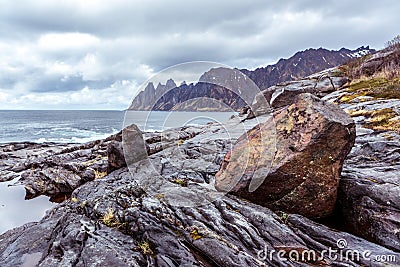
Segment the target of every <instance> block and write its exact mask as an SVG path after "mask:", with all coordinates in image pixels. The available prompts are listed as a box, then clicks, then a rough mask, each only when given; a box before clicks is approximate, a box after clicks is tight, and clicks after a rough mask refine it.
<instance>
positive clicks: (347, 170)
mask: <svg viewBox="0 0 400 267" xmlns="http://www.w3.org/2000/svg"><path fill="white" fill-rule="evenodd" d="M341 106H342V107H343V108H346V110H347V112H349V113H350V114H353V115H354V116H355V117H354V119H355V121H356V123H357V138H356V143H355V146H354V147H353V149H352V151H351V153H350V154H349V155H348V157H347V159H346V161H345V163H344V167H343V172H342V175H341V180H340V187H339V194H338V210H340V211H341V212H342V214H341V215H342V218H343V222H344V224H345V225H346V226H347V230H349V231H350V232H352V233H354V234H356V235H359V236H361V237H363V238H366V239H368V240H370V241H372V242H375V243H378V244H380V245H382V246H385V247H387V248H390V249H393V250H396V251H399V248H400V232H399V229H400V197H399V196H400V179H399V177H400V163H399V162H400V161H399V159H400V135H399V134H398V133H396V132H394V131H390V130H386V131H384V130H383V131H374V130H371V129H367V128H364V127H365V126H366V125H368V123H367V119H366V118H365V117H364V116H363V114H364V113H368V112H374V111H376V112H378V111H379V110H382V109H392V110H396V109H399V108H400V101H399V100H396V99H391V100H371V101H367V102H361V103H356V104H342V105H341ZM354 111H362V112H358V113H356V112H354Z"/></svg>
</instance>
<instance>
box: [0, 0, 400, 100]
mask: <svg viewBox="0 0 400 267" xmlns="http://www.w3.org/2000/svg"><path fill="white" fill-rule="evenodd" d="M0 1H1V8H0V62H1V63H0V73H1V75H2V77H0V100H1V99H3V100H4V99H6V100H4V101H6V102H7V101H8V102H10V101H15V102H16V103H17V102H18V99H19V98H20V97H21V96H22V95H26V94H35V95H34V97H31V98H32V99H35V100H38V99H41V98H40V96H41V95H36V94H44V93H45V94H49V93H51V92H58V93H59V95H57V96H59V97H60V98H63V97H67V93H69V94H70V95H72V94H74V95H73V96H74V97H75V98H76V99H77V101H78V100H79V97H77V96H76V94H78V93H79V92H81V91H82V89H83V88H89V90H92V91H96V90H97V91H99V92H100V91H101V92H103V94H98V99H99V102H100V100H101V99H102V97H103V98H105V97H108V98H109V94H110V92H114V91H113V90H116V89H115V87H116V86H117V85H118V86H117V87H118V88H119V89H118V92H120V93H121V95H123V96H128V95H130V94H133V93H134V92H133V91H134V88H129V87H128V85H129V86H132V85H133V84H140V83H142V82H143V81H145V80H146V79H147V78H148V77H149V76H150V75H152V74H154V73H155V72H157V71H160V70H161V69H163V68H165V67H169V66H171V65H174V64H178V63H181V62H185V61H194V60H209V61H216V62H221V63H225V64H228V65H231V66H235V67H239V68H246V67H247V68H253V67H257V66H263V65H267V64H270V63H273V62H275V61H277V60H278V59H279V58H282V57H289V56H291V55H292V54H293V53H295V52H297V51H299V50H304V49H307V48H309V47H314V48H318V47H326V48H329V49H340V48H341V47H348V48H357V47H359V46H361V45H371V46H372V47H374V48H381V47H382V46H383V44H384V42H385V41H387V40H389V39H391V38H392V37H393V36H395V35H396V34H398V33H399V32H398V29H397V27H398V25H399V24H400V18H399V16H398V14H397V13H398V12H397V11H398V10H400V2H399V1H390V0H384V1H380V2H379V3H378V2H376V1H372V0H367V1H365V0H364V1H361V0H360V1H343V0H335V1H333V0H331V1H319V0H297V1H288V0H281V1H275V0H274V1H272V0H253V1H243V0H241V1H235V0H233V1H232V0H231V1H228V0H221V1H211V0H204V1H178V0H173V1H164V0H154V1H144V0H136V1H128V0H114V1H112V2H111V1H107V2H106V1H96V0H86V1H81V0H69V1H53V0H32V1H25V0H13V1H5V0H0ZM113 86H114V87H113ZM90 92H91V91H90ZM130 92H131V93H130ZM62 93H64V94H65V95H62ZM82 94H88V92H87V90H86V91H82ZM57 96H54V97H57ZM82 99H83V98H82ZM38 101H39V100H38ZM93 101H96V99H93ZM128 102H129V99H127V100H126V103H128ZM116 105H118V104H116ZM124 105H125V104H124Z"/></svg>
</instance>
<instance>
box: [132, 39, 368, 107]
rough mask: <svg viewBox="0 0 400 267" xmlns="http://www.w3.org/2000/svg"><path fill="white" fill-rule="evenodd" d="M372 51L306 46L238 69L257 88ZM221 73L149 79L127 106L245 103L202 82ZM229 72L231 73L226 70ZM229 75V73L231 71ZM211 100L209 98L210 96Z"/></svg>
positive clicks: (238, 97)
mask: <svg viewBox="0 0 400 267" xmlns="http://www.w3.org/2000/svg"><path fill="white" fill-rule="evenodd" d="M373 52H375V50H374V49H371V48H370V47H369V46H366V47H364V46H362V47H359V48H357V49H355V50H350V49H346V48H342V49H340V50H327V49H324V48H318V49H314V48H311V49H307V50H305V51H300V52H297V53H296V54H294V55H293V56H292V57H290V58H288V59H280V60H279V61H278V62H277V63H276V64H273V65H268V66H266V67H261V68H257V69H255V70H247V69H240V71H241V72H242V73H243V74H245V75H247V76H248V77H249V78H250V79H251V80H252V81H254V83H255V84H256V85H257V86H258V87H259V88H260V90H264V89H267V88H268V87H270V86H273V85H275V84H278V83H282V82H286V81H291V80H296V79H299V78H302V77H305V76H308V75H310V74H313V73H316V72H319V71H322V70H325V69H328V68H332V67H336V66H338V65H341V64H344V63H346V62H348V61H350V60H352V59H354V58H357V57H361V56H363V55H366V54H370V53H373ZM221 74H224V73H223V71H222V70H221V69H220V68H215V69H211V70H209V71H207V72H205V73H204V74H203V75H202V77H201V78H200V79H199V80H200V82H197V83H195V84H193V83H191V84H186V83H182V84H181V85H179V86H177V85H176V83H175V81H174V80H172V79H169V80H168V81H167V82H166V84H161V83H159V84H158V85H157V86H156V87H155V86H154V84H153V83H152V82H149V83H148V84H147V86H146V87H145V89H144V90H143V91H141V92H140V93H139V94H138V95H137V96H136V97H135V98H134V99H133V101H132V103H131V105H130V107H129V110H159V111H168V110H184V111H227V110H231V109H233V110H238V109H239V108H240V107H243V106H245V105H246V103H245V102H244V101H243V99H242V98H241V97H240V96H239V95H238V94H236V93H234V92H232V91H231V90H229V89H227V88H224V87H221V86H218V85H214V84H210V83H206V82H201V81H204V80H207V79H205V78H206V77H211V76H220V75H221ZM227 75H230V74H227ZM231 76H232V75H231ZM224 79H225V80H230V83H240V81H238V80H235V79H237V77H234V76H232V77H224ZM210 99H211V100H212V101H209V100H210Z"/></svg>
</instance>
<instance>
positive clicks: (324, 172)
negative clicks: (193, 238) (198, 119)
mask: <svg viewBox="0 0 400 267" xmlns="http://www.w3.org/2000/svg"><path fill="white" fill-rule="evenodd" d="M293 101H294V104H292V105H290V106H289V107H287V108H285V109H282V110H278V111H276V112H275V114H274V121H275V124H276V125H274V123H273V121H272V120H270V121H268V122H266V123H262V124H260V125H258V126H256V127H255V128H253V129H251V130H250V131H249V132H248V133H247V135H243V136H242V137H241V138H240V139H239V140H238V142H237V143H236V145H235V147H234V148H233V150H231V151H230V152H229V153H228V154H227V155H226V156H225V159H224V163H223V164H222V166H221V169H220V171H219V172H218V173H217V174H216V188H217V189H219V190H221V191H230V192H231V193H233V194H235V195H237V196H240V197H243V198H245V199H248V200H250V201H252V202H254V203H257V204H260V205H263V206H266V207H269V208H271V209H273V210H282V211H285V212H289V213H297V214H301V215H304V216H306V217H311V218H318V217H324V216H327V215H329V214H330V213H331V212H332V210H333V208H334V205H335V202H336V196H337V188H338V185H339V177H340V173H341V170H342V164H343V161H344V159H345V157H346V155H347V154H348V153H349V152H350V149H351V147H352V146H353V144H354V139H355V125H354V122H353V120H352V119H351V118H350V117H349V116H348V115H347V114H346V113H345V112H344V111H343V110H341V109H339V108H338V107H337V106H335V105H333V104H330V103H326V102H324V101H322V100H320V99H318V98H317V97H315V96H312V95H311V94H301V95H297V96H296V97H295V99H294V100H293ZM274 126H275V127H276V138H271V136H272V132H271V131H272V130H271V129H272V128H273V127H274ZM275 147H276V151H275V150H274V149H275ZM246 162H247V165H246ZM252 183H256V184H257V186H258V187H257V186H255V187H254V184H252Z"/></svg>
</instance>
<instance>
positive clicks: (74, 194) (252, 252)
mask: <svg viewBox="0 0 400 267" xmlns="http://www.w3.org/2000/svg"><path fill="white" fill-rule="evenodd" d="M348 84H349V83H348V78H347V77H345V76H344V75H343V74H339V73H338V69H331V70H328V71H325V72H322V73H319V74H315V75H312V76H309V77H306V78H304V79H301V80H297V81H293V82H290V83H286V84H281V85H278V86H275V87H270V88H268V89H266V90H265V91H263V95H264V96H265V97H266V98H267V100H268V101H269V102H270V104H271V107H272V108H273V111H272V113H270V114H269V115H271V116H272V118H274V120H271V117H266V120H265V121H260V118H261V117H262V115H266V114H261V113H257V112H256V114H254V113H253V112H250V111H249V110H250V107H247V109H246V108H245V109H243V112H242V114H241V115H240V116H237V117H235V118H232V119H231V120H230V121H229V122H228V126H226V127H225V128H224V127H221V125H218V124H209V125H206V126H202V127H200V126H199V127H195V126H192V127H183V128H179V129H173V130H168V131H166V132H162V133H142V132H140V130H138V129H137V127H135V126H131V127H128V128H127V129H125V130H124V131H123V132H121V133H119V134H116V135H114V136H111V137H109V138H107V139H105V140H99V141H95V142H90V143H87V144H84V145H79V146H76V145H71V144H68V145H60V144H34V143H13V144H4V145H1V146H0V151H1V157H0V179H1V181H9V180H12V179H16V178H18V179H19V182H20V183H21V184H22V185H23V186H24V187H25V190H26V198H28V199H29V198H34V197H37V196H39V195H46V196H49V197H52V198H53V199H57V200H58V201H60V202H61V203H60V204H58V205H57V206H56V207H54V208H53V209H51V210H50V211H48V212H47V214H46V216H45V217H44V218H43V219H41V220H40V221H39V222H32V223H28V224H26V225H24V226H22V227H18V228H15V229H12V230H9V231H7V232H6V233H4V234H2V235H1V236H0V240H1V242H0V255H1V256H0V266H399V265H400V197H399V196H400V180H399V177H400V163H399V162H400V161H399V158H400V135H399V131H398V130H396V128H393V127H392V128H390V127H389V126H393V123H392V122H393V121H395V120H393V118H395V119H396V118H397V120H398V116H399V115H398V114H399V109H400V101H399V100H398V99H397V98H390V97H386V98H385V99H382V98H373V97H372V98H367V99H365V95H362V94H360V95H357V92H358V91H356V90H352V87H351V86H349V85H348ZM350 96H351V97H350ZM257 108H258V107H257V105H256V106H254V107H251V109H252V110H257ZM387 109H391V110H392V111H393V112H395V113H396V112H397V113H396V114H397V117H391V120H392V121H390V122H391V124H388V125H389V126H388V128H387V129H385V128H384V127H383V126H386V124H384V125H383V126H382V124H379V125H378V124H371V123H372V122H371V119H372V118H374V117H373V116H375V114H377V113H379V112H380V111H381V110H385V111H387ZM345 112H346V113H347V114H346V113H345ZM374 112H375V113H374ZM379 114H380V113H379ZM390 114H392V113H390ZM351 117H352V118H353V119H351ZM353 120H354V121H353ZM271 123H273V124H274V126H275V128H274V129H276V132H274V140H273V143H274V144H275V145H276V149H275V150H274V151H273V153H271V154H268V153H270V152H271V151H269V152H268V151H262V150H261V151H260V150H257V149H256V150H252V146H253V145H254V144H260V143H262V142H265V144H266V145H268V144H270V142H272V141H271V140H269V139H268V140H262V139H261V138H260V131H261V129H262V127H263V125H264V126H265V125H268V124H271ZM388 123H389V122H388ZM395 123H396V122H395ZM244 124H246V125H247V126H246V127H247V128H250V129H251V130H249V131H248V132H247V133H246V134H248V135H249V138H248V139H247V140H248V141H247V142H242V141H243V131H239V130H237V129H242V128H243V125H244ZM379 127H381V128H379ZM382 127H383V128H382ZM227 128H228V129H230V133H231V135H230V138H229V139H226V138H223V136H224V131H226V129H227ZM247 128H246V129H247ZM266 128H267V129H269V127H266ZM124 134H125V135H127V136H129V138H131V137H132V136H133V137H134V142H133V143H132V144H133V145H132V146H131V147H130V149H132V151H133V152H135V156H134V157H133V158H131V159H129V158H126V155H127V151H126V147H127V146H126V144H124V140H131V139H129V138H128V139H127V137H125V138H124ZM268 136H272V135H268ZM249 140H250V141H249ZM243 147H245V148H246V149H247V150H246V151H249V152H248V154H247V156H248V158H249V159H250V161H249V162H250V164H247V165H246V166H249V167H250V168H246V169H245V170H244V171H245V173H246V175H245V177H247V178H244V179H242V180H239V181H238V182H239V183H238V186H237V187H235V188H233V189H232V188H230V189H229V190H226V191H229V192H230V193H225V192H224V186H223V183H224V181H226V180H227V179H228V180H229V179H231V178H229V177H231V176H229V175H230V174H232V173H235V172H236V170H237V168H238V167H237V166H238V165H240V164H241V161H238V158H240V155H244V154H245V153H243V150H242V149H243ZM124 149H125V151H124ZM237 151H239V153H238V155H236V154H235V153H236V152H237ZM143 152H145V153H143ZM142 154H143V155H145V156H143V157H142V156H140V155H142ZM138 155H139V156H138ZM267 155H269V156H267ZM260 157H261V158H263V157H264V159H267V160H265V162H262V163H257V164H258V165H257V164H252V161H251V160H252V159H254V158H260ZM166 159H168V160H166ZM235 160H236V161H235ZM260 166H261V167H260ZM262 167H263V168H268V170H270V172H269V174H268V176H267V177H262V178H263V181H262V185H263V186H260V187H259V189H258V190H256V191H254V192H250V193H248V191H246V190H245V189H247V188H248V186H249V184H250V183H251V182H250V180H249V179H254V176H256V174H257V170H259V169H260V168H262ZM229 173H230V174H229ZM298 174H301V177H300V176H297V175H298ZM307 175H308V176H307ZM150 177H151V179H150ZM160 177H162V179H160ZM282 177H284V178H282ZM149 179H150V180H149ZM232 179H234V178H232ZM246 179H247V180H246ZM146 181H147V182H146ZM149 181H150V182H149ZM143 183H145V184H143ZM143 185H146V186H148V187H146V186H143ZM215 186H216V187H217V188H218V189H219V191H217V190H215ZM149 188H152V189H149ZM204 188H206V189H204ZM221 188H222V189H221ZM271 188H273V190H270V191H268V190H269V189H271ZM171 192H183V193H182V196H181V197H182V199H186V196H188V195H189V194H192V193H193V192H195V193H198V195H197V196H196V197H197V198H196V205H194V204H193V203H191V202H190V201H188V202H187V203H188V204H187V205H176V203H177V201H178V202H179V201H182V199H179V198H177V197H176V195H174V194H171ZM221 192H224V193H221ZM188 199H189V198H188ZM186 200H187V199H186ZM332 250H334V252H332ZM278 252H279V253H280V254H279V253H278ZM329 252H330V253H329ZM310 254H311V257H308V258H301V256H302V255H310ZM313 254H315V256H313ZM296 255H299V257H298V258H297V259H296ZM293 257H294V258H293Z"/></svg>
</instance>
